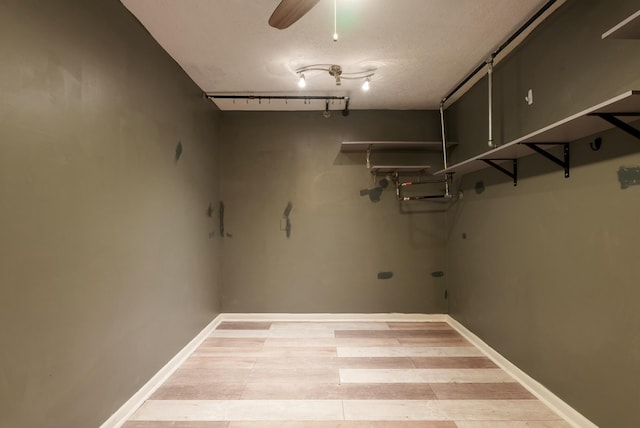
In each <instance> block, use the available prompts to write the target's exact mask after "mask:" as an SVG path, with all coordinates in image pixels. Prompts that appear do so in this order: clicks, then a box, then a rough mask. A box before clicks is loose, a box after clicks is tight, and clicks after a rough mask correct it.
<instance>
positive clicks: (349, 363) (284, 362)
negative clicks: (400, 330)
mask: <svg viewBox="0 0 640 428" xmlns="http://www.w3.org/2000/svg"><path fill="white" fill-rule="evenodd" d="M253 367H254V368H255V369H263V368H305V367H306V368H345V369H346V368H363V369H367V368H369V369H375V368H379V369H382V368H387V369H410V368H415V365H414V363H413V360H412V359H411V358H409V357H380V358H374V357H310V356H286V357H258V358H257V359H256V360H255V365H254V366H253Z"/></svg>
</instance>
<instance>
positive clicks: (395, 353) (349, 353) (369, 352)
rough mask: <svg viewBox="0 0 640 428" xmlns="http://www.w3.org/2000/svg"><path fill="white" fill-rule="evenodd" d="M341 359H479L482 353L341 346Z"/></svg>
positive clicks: (466, 349) (460, 348) (466, 348)
mask: <svg viewBox="0 0 640 428" xmlns="http://www.w3.org/2000/svg"><path fill="white" fill-rule="evenodd" d="M338 356H339V357H439V356H449V357H479V356H483V355H482V353H481V352H480V351H479V350H478V349H477V348H475V347H473V346H456V347H440V346H434V347H429V346H410V347H393V346H358V347H353V346H352V347H349V346H339V347H338Z"/></svg>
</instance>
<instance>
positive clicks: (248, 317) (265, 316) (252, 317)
mask: <svg viewBox="0 0 640 428" xmlns="http://www.w3.org/2000/svg"><path fill="white" fill-rule="evenodd" d="M448 318H449V316H448V315H445V314H404V313H387V314H384V313H379V314H328V313H322V314H320V313H318V314H287V313H277V314H269V313H225V314H222V320H223V321H273V322H283V321H284V322H286V321H291V322H294V321H303V322H304V321H306V322H313V321H330V322H349V321H358V322H376V321H378V322H384V321H403V322H447V320H448Z"/></svg>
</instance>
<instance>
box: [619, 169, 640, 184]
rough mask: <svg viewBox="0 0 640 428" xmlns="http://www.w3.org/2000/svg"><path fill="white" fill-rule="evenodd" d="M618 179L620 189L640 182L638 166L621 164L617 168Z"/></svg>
mask: <svg viewBox="0 0 640 428" xmlns="http://www.w3.org/2000/svg"><path fill="white" fill-rule="evenodd" d="M618 181H619V182H620V188H621V189H626V188H627V187H629V186H635V185H638V184H640V166H633V167H624V166H621V167H620V169H619V170H618Z"/></svg>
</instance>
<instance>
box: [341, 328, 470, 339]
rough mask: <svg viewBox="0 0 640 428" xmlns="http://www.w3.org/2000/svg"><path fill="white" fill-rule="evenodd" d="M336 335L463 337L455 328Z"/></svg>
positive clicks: (366, 336)
mask: <svg viewBox="0 0 640 428" xmlns="http://www.w3.org/2000/svg"><path fill="white" fill-rule="evenodd" d="M335 335H336V337H337V338H340V339H345V338H374V337H375V338H396V339H397V338H411V337H413V338H415V337H428V338H461V337H462V336H460V333H458V332H457V331H455V330H442V329H436V330H409V329H395V330H336V331H335Z"/></svg>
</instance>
